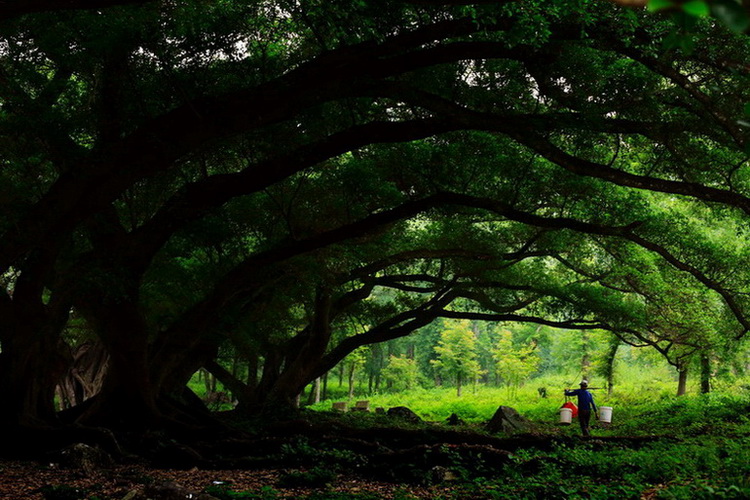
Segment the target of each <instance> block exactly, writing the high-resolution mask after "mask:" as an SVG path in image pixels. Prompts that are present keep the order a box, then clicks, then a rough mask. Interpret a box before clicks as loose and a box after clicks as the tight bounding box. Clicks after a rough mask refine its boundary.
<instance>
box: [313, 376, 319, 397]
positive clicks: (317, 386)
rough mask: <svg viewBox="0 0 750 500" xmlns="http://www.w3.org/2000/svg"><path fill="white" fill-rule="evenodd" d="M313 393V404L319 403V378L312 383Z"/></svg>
mask: <svg viewBox="0 0 750 500" xmlns="http://www.w3.org/2000/svg"><path fill="white" fill-rule="evenodd" d="M313 393H314V394H315V397H314V398H313V403H320V377H318V378H316V379H315V382H313Z"/></svg>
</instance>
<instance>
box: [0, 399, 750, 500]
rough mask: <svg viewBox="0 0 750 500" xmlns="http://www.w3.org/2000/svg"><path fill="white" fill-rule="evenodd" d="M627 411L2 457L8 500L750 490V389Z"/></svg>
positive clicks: (272, 430)
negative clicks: (498, 425) (94, 457)
mask: <svg viewBox="0 0 750 500" xmlns="http://www.w3.org/2000/svg"><path fill="white" fill-rule="evenodd" d="M621 414H622V419H621V420H620V421H618V422H617V423H616V424H614V425H612V426H610V425H607V426H603V425H596V426H594V428H593V430H592V432H593V437H592V438H590V439H587V438H581V437H580V436H579V433H580V431H579V430H578V429H577V426H574V425H572V426H567V427H563V426H559V425H555V424H553V423H550V422H544V421H541V420H532V421H530V422H529V423H530V427H529V429H527V430H526V431H525V432H501V431H498V432H495V431H492V430H491V429H489V428H488V426H489V424H490V423H491V422H492V421H489V422H486V423H483V424H479V423H470V424H459V425H447V424H445V423H439V422H408V421H404V420H400V419H399V418H396V417H391V416H388V415H377V414H358V415H349V414H342V415H337V414H333V413H330V412H329V413H318V412H312V413H311V412H306V413H303V414H302V415H301V416H300V418H298V419H295V420H292V421H288V422H285V423H278V424H274V425H264V426H260V427H259V426H257V425H254V424H253V423H252V422H244V423H243V422H242V421H238V422H235V423H236V424H237V425H238V427H236V429H238V432H234V431H233V432H232V433H229V434H226V435H223V436H219V435H217V434H210V435H209V434H207V435H199V434H195V433H190V434H186V435H181V436H176V435H167V434H155V435H152V436H150V437H149V436H142V437H139V438H138V440H132V439H131V441H130V442H128V441H127V440H126V441H125V442H126V443H127V444H129V445H132V444H137V445H138V446H134V447H129V448H128V449H129V450H131V451H130V452H129V453H126V454H124V455H123V456H121V457H119V458H118V459H117V460H116V463H112V462H111V458H110V463H109V464H104V465H103V466H94V467H89V466H86V465H85V464H84V465H83V466H81V465H78V466H71V465H70V464H68V463H66V462H65V460H63V459H59V458H54V456H52V455H45V456H46V457H47V458H45V459H40V460H37V461H20V460H0V499H39V500H145V499H147V498H149V499H159V500H167V499H169V500H172V499H187V498H192V499H195V500H201V494H210V495H211V497H210V498H217V499H219V500H238V499H242V500H282V499H284V500H286V499H290V500H291V499H307V500H344V499H350V500H377V499H394V500H416V499H433V500H463V499H466V500H469V499H513V500H517V499H536V498H545V499H557V498H559V499H570V498H586V499H609V498H618V499H623V498H625V499H649V500H650V499H655V498H664V499H670V500H677V499H685V500H688V499H689V500H693V499H696V498H697V499H713V498H737V499H739V498H750V397H732V398H730V397H724V396H711V397H699V398H683V399H676V400H671V399H670V400H666V401H663V402H655V403H649V404H647V405H644V406H642V407H638V408H637V409H636V410H631V413H629V414H628V413H627V412H626V410H625V408H623V411H622V412H621ZM493 420H494V418H493ZM256 424H257V423H256ZM131 438H132V436H131ZM2 450H3V447H2V442H0V451H2ZM141 452H143V453H141ZM58 457H59V455H58ZM571 478H575V480H572V479H571ZM169 482H171V483H169ZM175 484H176V485H179V488H178V487H177V486H175ZM170 492H172V493H170ZM174 492H177V493H176V494H173V493H174ZM190 495H192V496H190ZM204 498H205V497H204Z"/></svg>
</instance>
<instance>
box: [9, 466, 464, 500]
mask: <svg viewBox="0 0 750 500" xmlns="http://www.w3.org/2000/svg"><path fill="white" fill-rule="evenodd" d="M289 472H290V470H288V469H268V470H199V469H197V468H194V469H190V470H170V469H154V468H150V467H145V466H141V465H126V466H115V467H113V468H111V469H108V470H102V471H96V472H94V473H93V474H90V475H87V474H84V473H82V472H81V471H77V470H70V469H60V468H56V467H51V466H50V465H45V464H40V463H38V462H31V461H0V498H2V499H13V500H21V499H33V500H37V499H38V500H45V499H50V498H59V499H63V498H64V499H71V500H73V499H89V498H94V499H96V498H100V499H122V498H125V497H126V496H127V495H128V494H130V493H131V492H134V491H136V492H143V491H144V490H145V488H146V486H147V485H151V484H160V483H165V482H167V481H170V482H174V483H176V484H178V485H179V486H181V487H183V488H184V489H185V490H186V491H190V492H193V493H200V492H203V491H206V490H207V489H208V490H209V491H210V490H211V488H212V487H213V488H216V487H217V486H221V485H226V486H228V487H231V489H232V490H233V491H235V492H248V493H247V494H246V496H245V497H244V498H257V499H264V500H265V499H269V500H270V499H278V500H280V499H297V498H299V499H304V498H318V499H320V500H322V499H325V498H360V499H366V498H372V499H380V498H382V499H412V498H413V499H434V498H440V497H448V496H451V495H452V493H451V490H452V488H451V487H446V486H444V485H443V486H430V487H417V486H404V485H399V484H394V483H388V482H382V481H373V480H371V479H366V478H362V477H357V476H355V475H350V476H347V475H340V476H339V477H338V478H337V479H335V480H334V481H333V482H331V483H330V484H329V485H327V486H325V487H322V488H321V487H317V488H315V487H283V486H279V485H278V483H279V480H280V478H281V477H282V476H283V475H284V474H287V473H289ZM249 492H253V493H249ZM237 498H242V497H239V496H237Z"/></svg>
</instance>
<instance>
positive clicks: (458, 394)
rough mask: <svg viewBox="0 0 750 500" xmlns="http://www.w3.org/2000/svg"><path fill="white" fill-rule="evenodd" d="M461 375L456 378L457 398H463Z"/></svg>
mask: <svg viewBox="0 0 750 500" xmlns="http://www.w3.org/2000/svg"><path fill="white" fill-rule="evenodd" d="M461 382H462V380H461V375H457V376H456V396H458V397H459V398H460V397H461Z"/></svg>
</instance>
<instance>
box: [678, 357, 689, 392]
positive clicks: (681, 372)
mask: <svg viewBox="0 0 750 500" xmlns="http://www.w3.org/2000/svg"><path fill="white" fill-rule="evenodd" d="M687 380H688V367H687V365H686V364H685V365H682V366H680V367H679V368H678V370H677V395H678V396H684V395H685V394H687Z"/></svg>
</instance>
